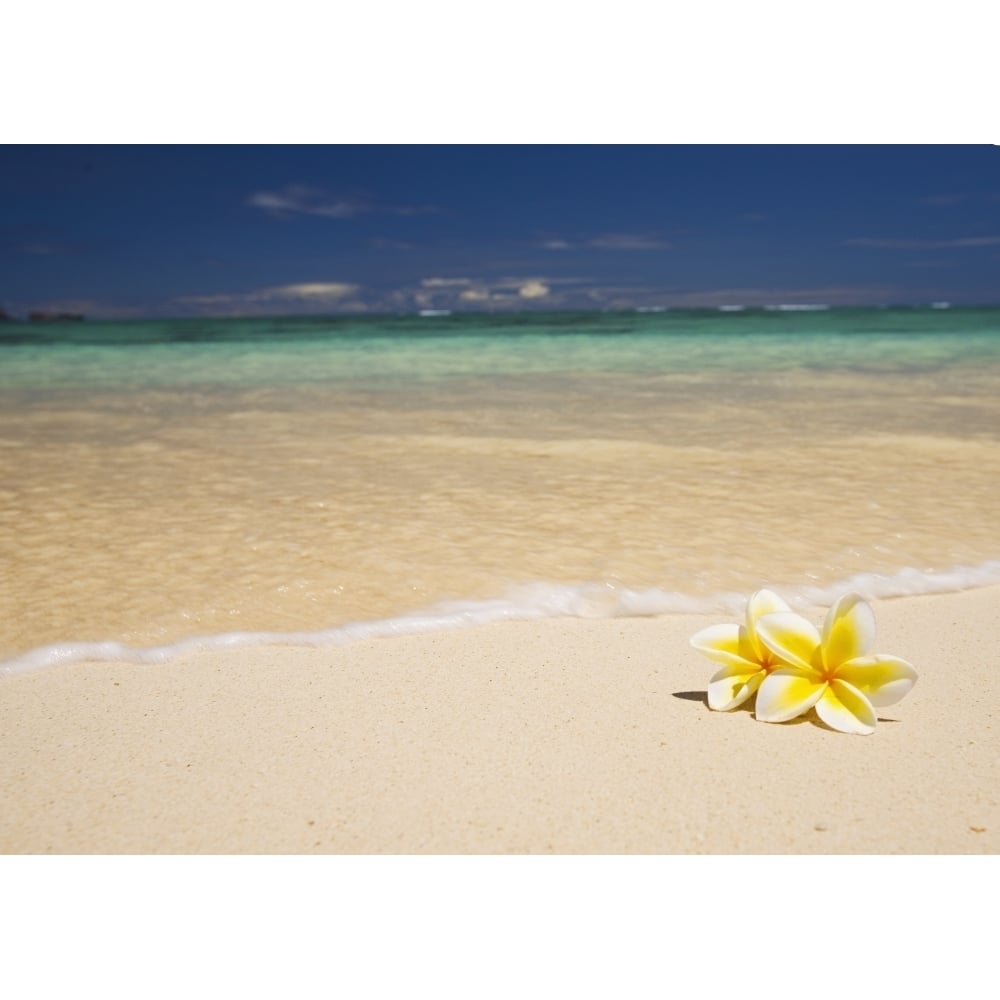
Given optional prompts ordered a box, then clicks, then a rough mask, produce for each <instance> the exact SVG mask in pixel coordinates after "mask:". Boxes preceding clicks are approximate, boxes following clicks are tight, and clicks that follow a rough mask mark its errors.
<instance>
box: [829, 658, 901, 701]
mask: <svg viewBox="0 0 1000 1000" xmlns="http://www.w3.org/2000/svg"><path fill="white" fill-rule="evenodd" d="M837 676H838V677H839V678H841V679H843V680H845V681H847V682H848V683H849V684H850V685H851V686H852V687H855V688H857V689H858V690H859V691H860V692H861V693H862V694H863V695H864V696H865V697H866V698H867V699H868V700H869V701H870V702H871V703H872V704H873V705H874V706H875V707H876V708H882V707H883V706H885V705H895V704H896V702H897V701H901V700H902V699H903V698H905V697H906V695H908V694H909V693H910V688H912V687H913V685H914V684H916V683H917V672H916V670H914V669H913V666H912V665H911V664H909V663H907V662H906V660H901V659H900V658H899V657H898V656H882V655H877V656H859V657H857V658H856V659H853V660H848V661H847V663H842V664H841V665H840V667H839V668H838V670H837Z"/></svg>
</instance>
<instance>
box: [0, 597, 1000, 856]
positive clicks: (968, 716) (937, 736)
mask: <svg viewBox="0 0 1000 1000" xmlns="http://www.w3.org/2000/svg"><path fill="white" fill-rule="evenodd" d="M874 608H875V612H876V615H877V620H878V626H879V637H878V642H877V651H879V652H889V653H893V654H895V655H898V656H902V657H904V658H906V659H908V660H909V661H910V662H912V663H913V665H914V666H915V667H916V669H917V671H918V673H919V676H920V679H919V682H918V683H917V685H916V687H915V688H914V690H913V691H912V692H911V693H910V694H909V696H908V697H907V698H905V699H904V700H903V701H902V702H900V703H899V704H897V705H894V706H892V707H891V708H887V709H882V710H880V713H879V716H880V722H879V725H878V727H877V729H876V732H875V733H874V734H873V735H871V736H848V735H844V734H841V733H837V732H833V731H831V730H828V729H826V728H825V727H823V726H822V725H821V724H820V723H819V722H818V721H817V720H816V719H815V716H812V715H810V716H809V717H807V718H806V719H803V720H799V721H797V722H793V723H789V724H784V725H768V724H764V723H760V722H757V721H756V720H755V719H754V717H753V715H752V713H751V712H750V711H744V710H737V711H735V712H733V713H728V714H722V713H715V712H711V711H710V710H709V709H708V707H707V704H706V700H705V690H706V685H707V681H708V679H709V677H710V675H711V674H712V672H713V669H714V668H713V666H712V664H710V663H709V662H708V661H706V660H704V659H703V658H702V657H701V656H700V655H699V654H698V653H697V652H696V651H695V650H693V649H691V648H690V646H689V645H688V639H689V637H690V636H691V635H692V634H693V633H694V632H695V631H697V630H698V629H699V628H702V627H703V626H705V625H707V624H712V623H714V622H717V621H718V620H719V618H718V617H717V616H711V617H710V616H702V615H690V616H685V615H671V616H664V617H656V618H637V619H593V620H586V619H552V620H544V621H538V622H505V623H500V624H494V625H482V626H476V627H471V628H467V629H455V630H449V631H438V632H434V633H428V634H424V635H414V636H401V637H397V638H389V639H377V640H366V641H361V642H357V643H353V644H347V645H343V646H339V647H334V648H329V649H318V650H315V649H312V650H310V649H300V648H294V647H273V646H272V647H258V648H253V649H247V650H232V651H225V652H212V653H200V654H195V655H190V656H186V657H180V658H177V659H175V660H173V661H171V662H169V663H166V664H162V665H155V666H154V665H132V664H122V663H114V664H107V663H78V664H74V665H67V666H60V667H53V668H50V669H46V670H41V671H38V672H35V673H29V674H25V675H21V676H13V677H8V678H4V679H3V680H2V681H0V788H2V801H0V850H2V851H3V852H4V853H310V852H314V853H349V854H378V853H393V854H419V853H564V854H569V853H592V854H614V853H644V854H652V853H655V854H661V853H663V854H670V853H820V854H825V853H849V852H856V853H918V854H920V853H993V852H996V851H997V849H998V847H1000V802H998V800H1000V739H998V731H997V723H996V716H997V706H998V704H1000V672H998V671H997V669H996V662H995V656H996V651H995V643H994V641H993V637H994V636H995V635H996V634H997V631H998V628H1000V587H987V588H982V589H978V590H972V591H966V592H963V593H957V594H946V595H940V596H925V597H912V598H900V599H895V600H890V601H882V602H876V603H875V604H874ZM807 614H808V616H809V617H811V618H812V619H813V620H814V621H820V620H821V618H822V611H821V610H820V609H816V610H813V611H810V612H807Z"/></svg>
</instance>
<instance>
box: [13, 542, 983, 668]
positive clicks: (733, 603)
mask: <svg viewBox="0 0 1000 1000" xmlns="http://www.w3.org/2000/svg"><path fill="white" fill-rule="evenodd" d="M998 583H1000V560H990V561H987V562H983V563H980V564H979V565H978V566H956V567H953V568H952V569H949V570H942V571H931V570H918V569H912V568H906V569H902V570H900V571H899V572H897V573H893V574H888V575H885V574H879V573H859V574H856V575H855V576H852V577H848V578H847V579H845V580H841V581H838V582H837V583H833V584H830V585H827V586H811V585H806V586H799V587H797V588H789V587H776V588H775V589H776V590H778V591H779V592H780V593H781V595H782V596H783V597H784V598H785V599H786V600H788V601H789V603H790V604H792V605H795V606H799V607H809V606H811V607H828V606H829V605H831V604H833V602H834V601H836V600H837V598H838V597H840V596H841V595H842V594H844V593H847V592H848V591H854V592H855V593H857V594H860V595H861V596H862V597H864V598H866V599H867V600H876V599H887V598H893V597H910V596H918V595H925V594H944V593H954V592H956V591H960V590H971V589H973V588H976V587H986V586H990V585H992V584H998ZM746 598H747V595H746V594H742V593H735V592H728V593H720V594H715V595H713V596H711V597H694V596H692V595H690V594H683V593H680V592H678V591H667V590H658V589H656V588H651V589H647V590H632V589H630V588H628V587H621V586H618V585H617V584H610V583H606V584H602V583H584V584H560V583H534V584H528V585H526V586H522V587H517V588H515V589H514V590H512V591H511V592H510V593H509V594H508V595H507V596H506V597H502V598H497V599H494V600H480V601H446V602H443V603H441V604H436V605H434V606H433V607H430V608H426V609H424V610H422V611H415V612H412V613H409V614H403V615H398V616H396V617H393V618H385V619H381V620H373V621H361V622H349V623H347V624H345V625H338V626H335V627H333V628H329V629H322V630H320V631H315V632H225V633H222V634H219V635H204V636H191V637H189V638H187V639H181V640H180V641H179V642H174V643H170V644H168V645H163V646H149V647H145V648H136V647H134V646H126V645H125V644H124V643H120V642H60V643H54V644H53V645H49V646H41V647H39V648H37V649H33V650H31V651H30V652H27V653H24V654H22V655H20V656H17V657H14V658H13V659H10V660H6V661H5V662H2V663H0V677H2V676H13V675H14V674H23V673H28V672H30V671H33V670H41V669H43V668H45V667H53V666H57V665H58V664H67V663H78V662H81V661H84V660H86V661H97V662H105V663H115V662H117V663H137V664H142V663H166V662H167V661H168V660H172V659H174V658H175V657H178V656H183V655H184V654H187V653H196V652H202V651H209V650H224V649H239V648H242V647H246V646H303V647H313V648H319V647H328V646H340V645H343V644H345V643H348V642H356V641H359V640H362V639H379V638H386V637H391V636H401V635H413V634H415V633H420V632H433V631H437V630H438V629H454V628H464V627H467V626H472V625H486V624H490V623H492V622H499V621H530V620H534V619H540V618H635V617H649V616H653V615H666V614H714V613H726V614H739V613H742V610H743V608H744V606H745V604H746Z"/></svg>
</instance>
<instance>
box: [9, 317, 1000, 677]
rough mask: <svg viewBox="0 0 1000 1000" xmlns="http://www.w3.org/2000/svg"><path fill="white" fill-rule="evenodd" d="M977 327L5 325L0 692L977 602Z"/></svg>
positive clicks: (597, 320) (994, 535)
mask: <svg viewBox="0 0 1000 1000" xmlns="http://www.w3.org/2000/svg"><path fill="white" fill-rule="evenodd" d="M998 528H1000V309H971V308H949V309H944V308H898V309H897V308H886V309H801V308H791V307H785V308H776V309H749V308H748V309H745V310H729V311H724V312H723V311H718V310H702V311H680V310H677V311H664V312H644V313H640V312H629V313H624V312H623V313H598V312H593V313H538V312H533V313H523V314H497V315H487V314H455V315H435V316H382V317H335V318H329V317H327V318H319V317H289V318H276V317H268V318H252V319H212V320H204V319H185V320H174V321H167V320H148V321H141V322H132V321H114V322H101V321H85V322H81V323H50V324H42V323H35V324H20V323H2V324H0V661H3V662H2V663H0V672H8V673H12V672H16V671H17V670H21V669H30V668H32V667H36V666H42V665H46V664H50V663H56V662H67V661H72V660H74V659H85V658H103V659H124V660H144V659H145V660H159V659H165V658H169V657H170V656H172V655H175V654H176V653H178V652H180V651H183V650H185V649H188V648H191V647H193V646H198V645H209V646H211V645H239V644H241V643H251V642H288V643H309V644H322V643H335V642H344V641H350V640H352V639H355V638H361V637H365V636H375V635H389V634H396V633H400V632H406V631H413V630H422V629H432V628H440V627H453V626H456V625H461V624H467V623H475V622H479V621H490V620H497V619H503V618H531V617H544V616H549V615H566V614H573V615H594V616H598V615H605V616H615V615H633V614H669V613H671V612H679V611H733V610H738V608H739V606H740V604H741V602H742V601H743V600H744V599H745V597H746V595H747V594H748V593H750V592H751V591H753V590H754V589H757V588H758V587H760V586H770V587H772V588H774V589H776V590H778V591H779V592H780V593H781V594H782V595H783V596H785V597H786V598H788V599H789V600H791V601H792V602H793V603H799V604H807V603H819V604H822V603H829V602H830V601H832V600H833V599H834V598H835V597H836V596H838V595H839V594H840V593H841V592H843V591H844V590H846V589H854V590H858V591H860V592H862V593H863V594H865V595H867V596H869V597H891V596H895V595H902V594H914V593H931V592H940V591H946V590H954V589H961V588H964V587H970V586H976V585H980V584H985V583H990V582H998V581H1000V532H998Z"/></svg>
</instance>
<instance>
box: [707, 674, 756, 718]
mask: <svg viewBox="0 0 1000 1000" xmlns="http://www.w3.org/2000/svg"><path fill="white" fill-rule="evenodd" d="M766 676H767V674H766V673H765V672H764V669H763V668H762V667H757V669H756V670H754V671H753V672H752V673H747V672H746V671H745V670H740V669H739V668H738V667H723V668H722V669H721V670H720V671H719V672H718V673H717V674H716V675H715V676H714V677H713V678H712V679H711V680H710V681H709V682H708V707H709V708H710V709H712V710H713V711H714V712H729V711H731V710H732V709H734V708H739V706H740V705H742V704H743V703H744V702H745V701H747V700H748V699H749V698H751V697H752V696H753V694H754V693H755V692H756V691H757V688H759V687H760V682H761V681H762V680H763V679H764V678H765V677H766Z"/></svg>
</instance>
